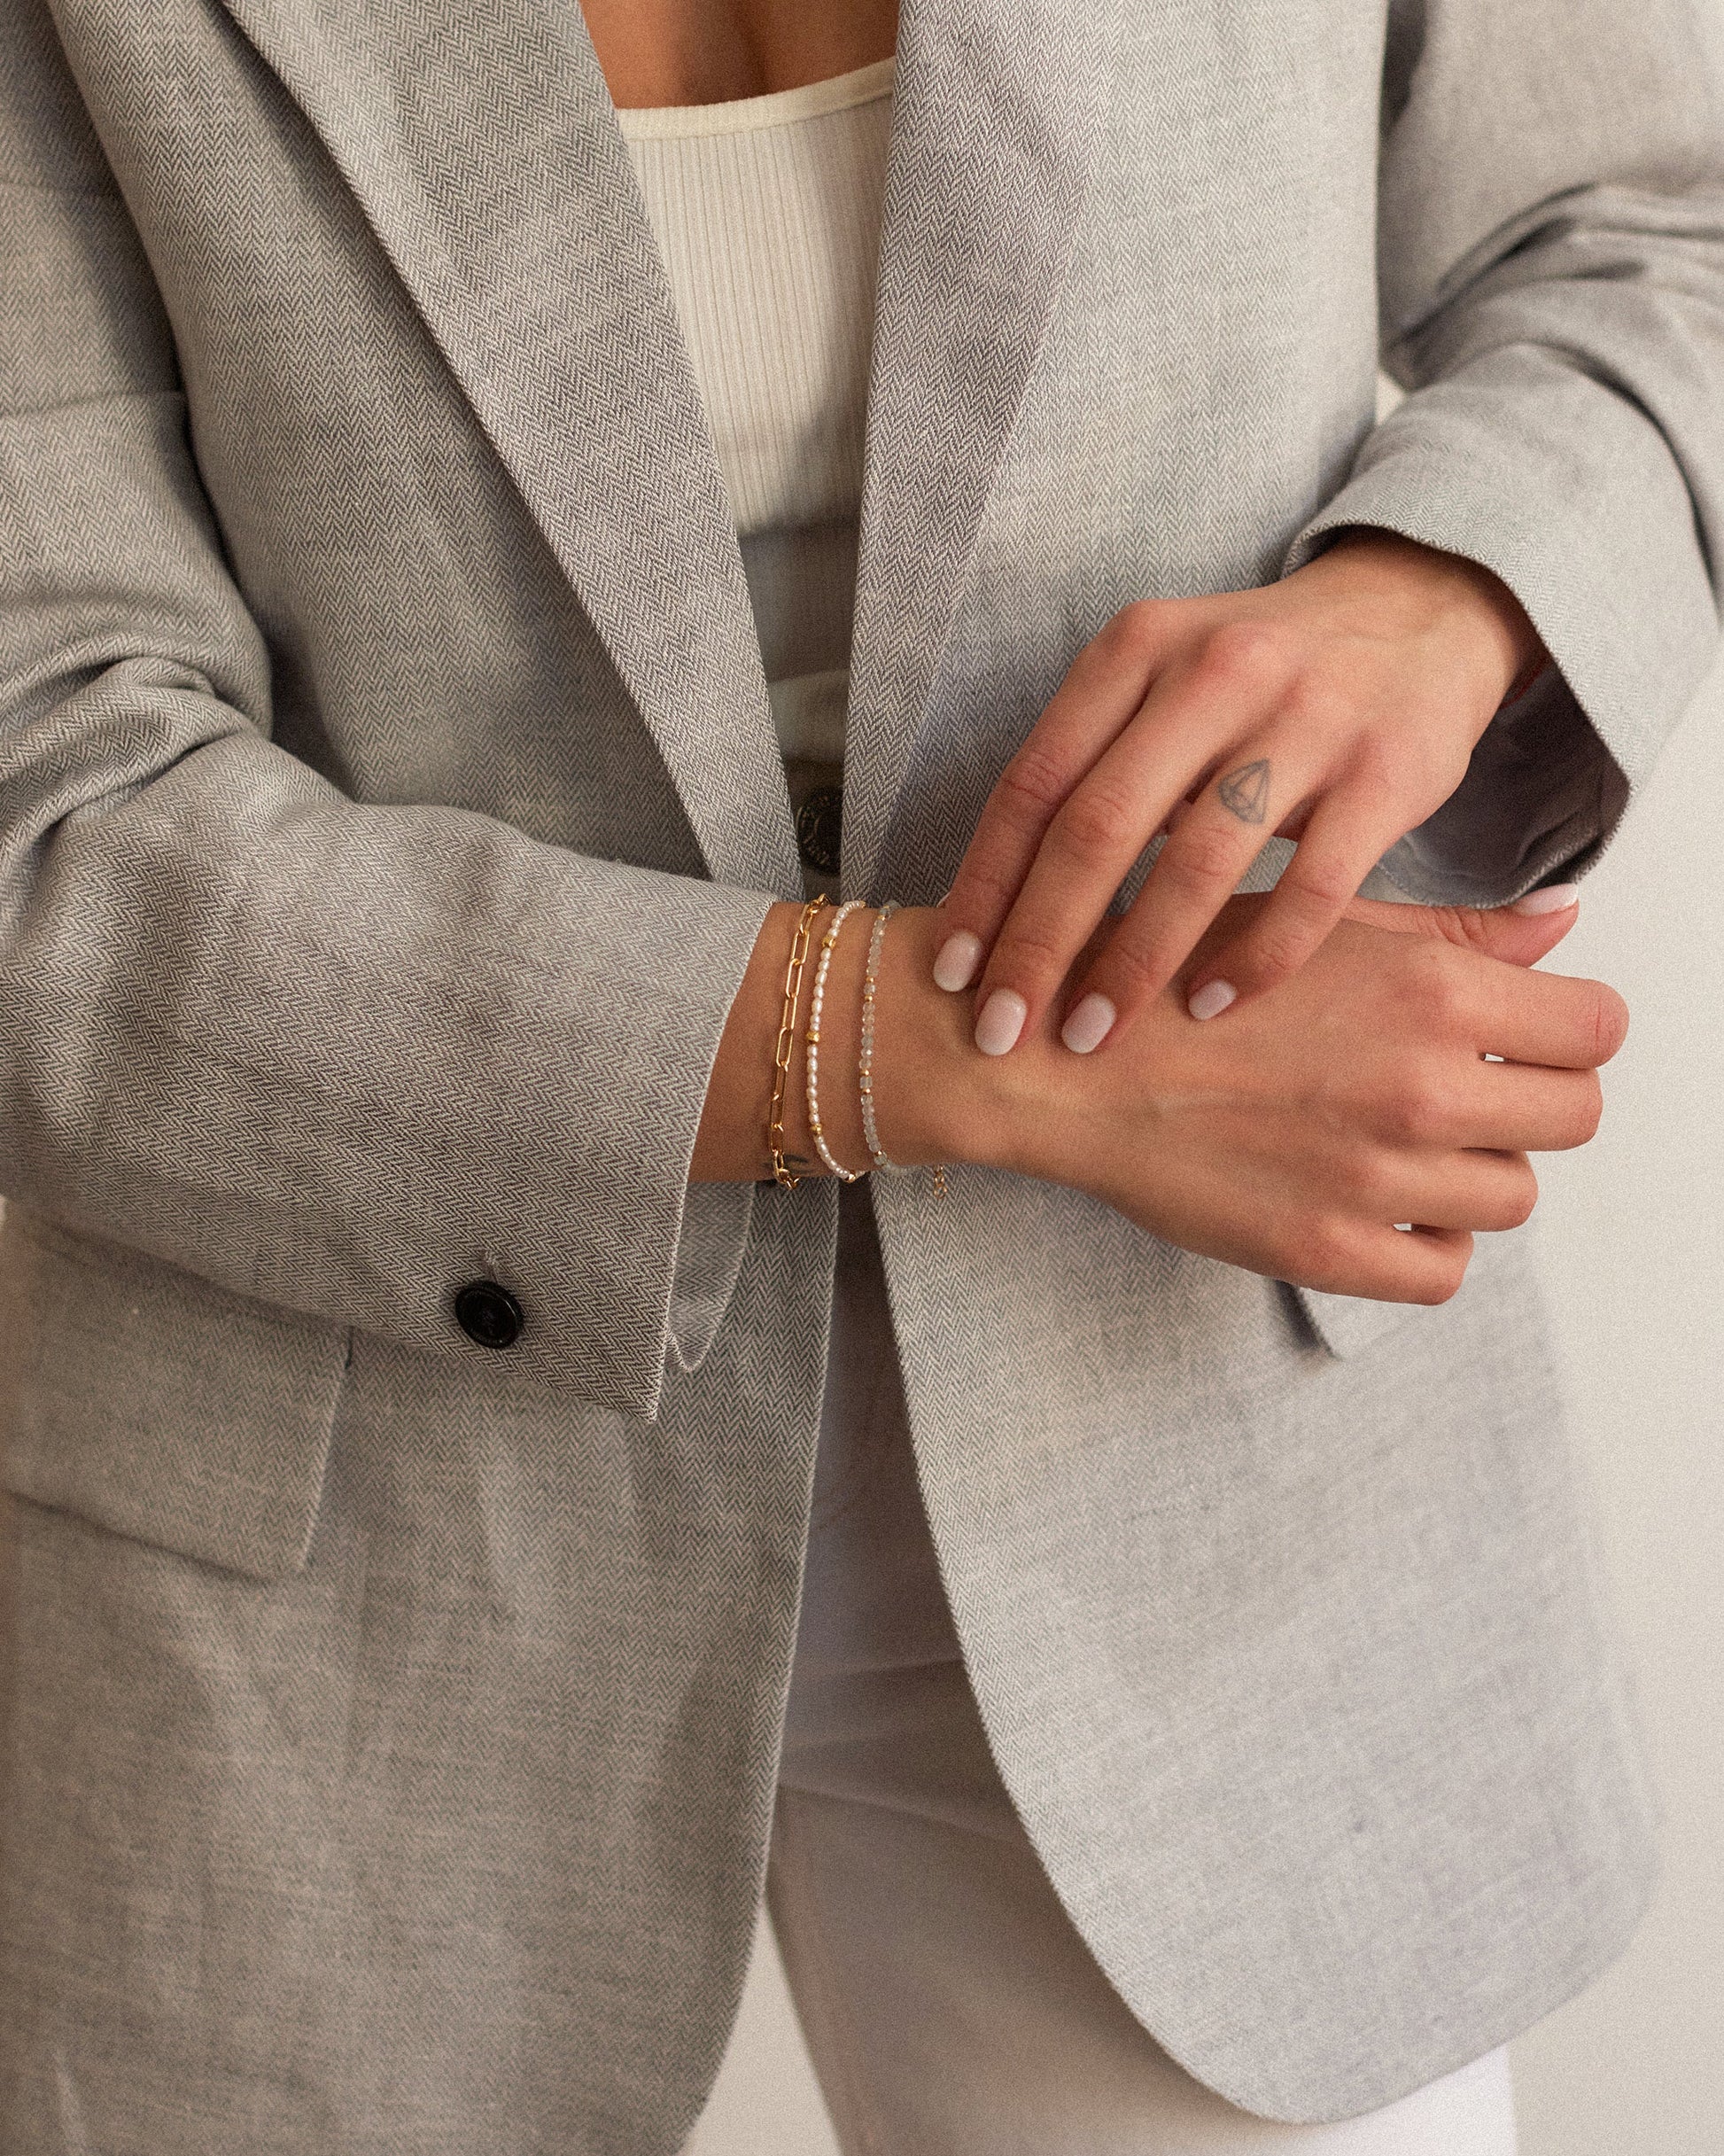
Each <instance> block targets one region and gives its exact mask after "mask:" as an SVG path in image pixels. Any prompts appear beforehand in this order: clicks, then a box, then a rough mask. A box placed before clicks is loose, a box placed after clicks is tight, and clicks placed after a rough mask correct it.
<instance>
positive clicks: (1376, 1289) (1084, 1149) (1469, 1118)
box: [877, 897, 1627, 1303]
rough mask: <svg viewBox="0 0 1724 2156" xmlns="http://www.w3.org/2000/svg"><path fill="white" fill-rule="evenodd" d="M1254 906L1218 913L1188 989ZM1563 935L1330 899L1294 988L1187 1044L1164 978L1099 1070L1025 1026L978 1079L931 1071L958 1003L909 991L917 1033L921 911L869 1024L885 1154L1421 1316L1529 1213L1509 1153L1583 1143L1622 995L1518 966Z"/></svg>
mask: <svg viewBox="0 0 1724 2156" xmlns="http://www.w3.org/2000/svg"><path fill="white" fill-rule="evenodd" d="M1272 904H1273V899H1265V898H1261V897H1254V898H1236V899H1229V900H1228V901H1227V902H1226V903H1225V905H1224V906H1223V909H1222V913H1221V915H1220V917H1219V918H1218V920H1217V921H1216V922H1215V925H1214V928H1213V929H1212V930H1211V933H1210V937H1209V938H1208V944H1207V945H1206V946H1205V947H1204V949H1203V950H1200V953H1199V954H1198V958H1197V960H1196V961H1195V964H1194V967H1193V969H1192V970H1193V973H1195V972H1196V971H1197V970H1199V969H1201V967H1202V965H1203V964H1204V963H1205V962H1207V959H1208V951H1209V950H1210V949H1211V948H1215V947H1222V946H1236V945H1237V944H1239V942H1241V941H1243V940H1244V939H1246V938H1249V937H1250V936H1252V935H1253V934H1254V932H1255V931H1256V930H1257V929H1258V928H1259V927H1260V926H1261V924H1262V920H1263V917H1264V915H1265V914H1266V913H1267V911H1268V908H1269V907H1270V906H1271V905H1272ZM1575 917H1576V916H1575V913H1574V911H1573V908H1572V907H1571V908H1568V909H1565V910H1564V911H1562V912H1560V913H1556V914H1545V915H1519V914H1515V913H1512V912H1509V911H1503V912H1498V913H1474V912H1465V911H1460V910H1455V911H1449V910H1447V909H1439V908H1432V907H1415V906H1376V905H1370V904H1366V903H1363V902H1360V901H1355V902H1354V903H1353V904H1352V905H1351V906H1350V907H1348V908H1347V913H1346V916H1345V917H1344V918H1343V919H1342V920H1341V921H1340V923H1339V924H1338V926H1337V927H1336V929H1335V930H1334V932H1333V933H1332V935H1331V936H1330V937H1328V938H1326V940H1325V941H1324V944H1323V945H1322V946H1321V948H1320V949H1319V950H1318V951H1317V952H1316V954H1315V955H1314V956H1313V957H1312V959H1311V960H1310V961H1309V963H1308V964H1307V965H1306V966H1305V967H1304V968H1303V969H1301V971H1300V973H1299V974H1298V975H1296V976H1295V977H1294V978H1293V979H1292V980H1290V981H1287V982H1285V984H1284V985H1282V986H1281V987H1280V988H1279V989H1278V990H1277V992H1276V993H1275V994H1274V995H1272V996H1267V997H1263V998H1261V999H1259V1000H1256V1001H1254V1002H1252V1003H1250V1004H1248V1005H1246V1006H1245V1007H1244V1008H1241V1010H1240V1011H1239V1014H1238V1016H1237V1017H1236V1018H1234V1019H1233V1020H1232V1021H1231V1022H1230V1024H1227V1025H1224V1026H1209V1025H1193V1024H1192V1022H1191V1020H1190V1018H1189V1017H1188V1016H1187V1015H1186V1011H1185V1005H1184V981H1183V980H1181V981H1177V982H1176V983H1174V984H1172V985H1169V987H1167V988H1164V989H1163V990H1162V991H1161V993H1160V994H1159V995H1157V996H1155V997H1153V998H1152V1000H1150V1002H1149V1003H1148V1004H1147V1005H1146V1006H1145V1007H1144V1008H1142V1009H1141V1010H1140V1011H1139V1012H1138V1022H1137V1023H1136V1024H1134V1025H1133V1027H1132V1029H1131V1031H1130V1034H1129V1035H1128V1036H1126V1037H1125V1038H1124V1039H1122V1041H1121V1042H1120V1045H1119V1048H1118V1050H1117V1052H1116V1053H1114V1054H1110V1055H1098V1056H1091V1057H1088V1058H1080V1057H1076V1056H1073V1055H1068V1054H1067V1053H1066V1052H1065V1050H1064V1049H1063V1048H1062V1047H1060V1044H1059V1040H1058V1038H1057V1035H1056V1033H1055V1031H1054V1027H1053V1024H1052V1017H1051V1016H1046V1015H1044V1018H1043V1020H1042V1022H1041V1023H1040V1024H1037V1025H1036V1026H1034V1027H1032V1028H1029V1029H1028V1030H1027V1031H1026V1034H1025V1038H1024V1041H1023V1044H1022V1047H1021V1051H1020V1052H1019V1053H1018V1054H1017V1055H1011V1056H1008V1057H1006V1058H1004V1059H998V1058H997V1059H993V1060H991V1061H990V1059H989V1058H987V1057H985V1056H982V1055H977V1054H976V1053H975V1049H974V1048H973V1047H967V1046H966V1047H964V1049H963V1050H962V1052H959V1053H954V1050H956V1049H957V1047H958V1043H959V1039H961V1038H962V1035H963V1033H964V1032H965V1031H967V1028H966V1025H965V1020H966V1017H967V1012H966V1010H965V1008H964V1003H963V1001H962V1000H960V999H959V998H957V997H945V998H942V997H940V996H938V995H937V994H933V995H932V999H931V1000H932V1005H933V1007H935V1008H938V1007H939V1006H941V1005H944V1021H945V1022H944V1024H939V1025H936V1026H930V1025H929V1024H928V1017H929V1010H930V1003H929V1001H928V1000H927V999H928V997H929V995H930V992H929V991H928V989H927V988H926V986H925V985H924V984H925V983H926V979H927V976H926V974H925V973H920V968H922V967H925V966H926V965H927V963H928V959H929V958H930V957H931V955H932V949H933V946H934V944H935V942H936V939H937V938H938V937H939V935H940V934H941V933H942V932H943V916H942V915H940V914H938V913H933V912H927V911H922V912H919V913H917V914H916V915H910V916H906V917H905V932H904V934H903V936H902V938H901V941H900V943H899V945H898V946H897V960H896V961H895V962H896V964H897V966H899V967H901V968H904V969H906V972H907V973H908V974H909V975H910V977H904V976H903V975H901V976H900V977H899V979H898V980H897V981H896V982H888V983H886V984H884V985H883V990H882V995H881V1006H880V1011H881V1042H880V1049H879V1070H880V1073H881V1075H880V1078H879V1079H878V1081H877V1104H878V1107H879V1111H880V1116H881V1126H882V1130H883V1132H884V1133H885V1137H886V1143H887V1148H888V1150H889V1151H890V1152H892V1153H893V1154H894V1155H895V1156H897V1157H898V1158H901V1159H904V1160H906V1161H916V1160H927V1159H931V1158H941V1157H944V1158H946V1159H952V1160H958V1159H966V1158H967V1159H971V1160H981V1161H983V1162H986V1163H988V1164H991V1165H995V1166H999V1167H1005V1168H1010V1169H1013V1170H1015V1171H1018V1172H1020V1173H1022V1174H1027V1175H1033V1176H1038V1177H1042V1178H1044V1179H1048V1180H1051V1181H1054V1182H1060V1183H1067V1184H1069V1185H1071V1186H1073V1187H1076V1188H1077V1189H1081V1190H1085V1191H1088V1192H1089V1193H1090V1194H1091V1195H1093V1196H1096V1197H1099V1198H1102V1199H1104V1200H1106V1201H1107V1203H1109V1204H1111V1205H1114V1206H1115V1207H1116V1208H1117V1209H1118V1210H1120V1211H1121V1212H1122V1213H1124V1214H1125V1215H1126V1216H1127V1217H1128V1218H1130V1219H1132V1220H1135V1221H1136V1222H1137V1223H1138V1226H1141V1227H1144V1228H1146V1229H1148V1230H1149V1231H1150V1232H1151V1233H1153V1234H1156V1235H1159V1236H1161V1237H1162V1238H1163V1239H1164V1240H1165V1241H1169V1242H1172V1243H1177V1244H1178V1245H1179V1246H1180V1247H1181V1248H1182V1249H1188V1250H1194V1251H1197V1252H1200V1254H1202V1255H1204V1256H1206V1257H1216V1258H1221V1259H1223V1260H1225V1261H1226V1262H1227V1263H1228V1264H1230V1265H1242V1266H1244V1267H1246V1269H1247V1270H1249V1271H1251V1272H1254V1273H1267V1274H1270V1276H1272V1277H1275V1278H1277V1279H1281V1280H1292V1281H1294V1282H1295V1283H1297V1284H1299V1285H1300V1286H1302V1287H1307V1288H1329V1289H1332V1290H1335V1291H1337V1292H1340V1293H1342V1294H1347V1295H1357V1296H1375V1297H1378V1298H1379V1299H1381V1300H1383V1301H1386V1302H1403V1303H1441V1302H1443V1301H1445V1300H1446V1299H1447V1298H1448V1296H1451V1295H1452V1294H1453V1293H1454V1292H1455V1290H1456V1288H1458V1287H1459V1285H1460V1283H1461V1279H1462V1276H1463V1274H1464V1272H1465V1270H1466V1265H1467V1262H1468V1259H1469V1257H1471V1254H1472V1234H1473V1231H1475V1230H1494V1229H1503V1228H1510V1227H1517V1226H1519V1225H1520V1224H1521V1222H1523V1221H1524V1220H1525V1219H1526V1217H1527V1216H1528V1214H1529V1213H1530V1212H1531V1211H1532V1210H1533V1206H1534V1201H1535V1199H1536V1197H1537V1194H1538V1186H1537V1183H1536V1181H1535V1179H1534V1174H1533V1170H1532V1167H1531V1165H1530V1164H1529V1163H1528V1161H1527V1158H1526V1156H1527V1154H1528V1153H1531V1152H1545V1151H1556V1150H1561V1149H1564V1148H1569V1147H1573V1146H1579V1145H1583V1144H1585V1143H1586V1141H1587V1140H1588V1139H1589V1138H1590V1137H1591V1136H1592V1134H1593V1132H1594V1130H1595V1129H1596V1126H1597V1122H1598V1117H1599V1112H1600V1106H1601V1098H1602V1096H1601V1092H1600V1087H1599V1081H1598V1076H1597V1068H1598V1066H1599V1065H1600V1064H1601V1063H1604V1062H1607V1061H1608V1060H1609V1059H1610V1057H1611V1055H1614V1054H1615V1052H1616V1050H1617V1048H1618V1047H1619V1046H1620V1044H1621V1041H1622V1039H1623V1037H1624V1035H1625V1033H1626V1031H1627V1010H1626V1008H1625V1007H1624V1005H1623V1003H1622V1000H1621V998H1620V997H1619V996H1618V995H1617V994H1616V993H1615V992H1614V991H1612V990H1611V989H1610V988H1607V987H1605V986H1604V985H1603V984H1602V983H1600V982H1596V981H1587V980H1574V979H1569V978H1565V977H1563V976H1561V975H1554V974H1543V973H1534V972H1532V971H1529V970H1527V969H1528V968H1530V967H1531V966H1533V965H1534V963H1535V961H1537V960H1538V959H1540V958H1541V957H1542V956H1543V955H1544V953H1546V952H1547V951H1549V949H1550V948H1551V947H1552V946H1554V945H1555V944H1556V943H1557V942H1558V941H1560V939H1561V938H1562V937H1563V936H1564V935H1565V933H1566V932H1567V930H1568V929H1569V928H1570V927H1571V926H1572V925H1573V922H1574V919H1575ZM895 928H896V924H895ZM889 950H890V946H889ZM919 973H920V977H917V975H918V974H919ZM919 991H920V994H919ZM942 1035H943V1036H944V1039H943V1040H939V1041H937V1044H936V1037H937V1036H942ZM930 1057H932V1062H930V1060H929V1059H930ZM1493 1057H1501V1058H1503V1059H1504V1060H1503V1061H1500V1062H1498V1061H1491V1060H1487V1059H1489V1058H1493ZM936 1066H937V1068H936ZM1405 1226H1410V1227H1411V1230H1412V1232H1411V1233H1410V1234H1409V1233H1406V1232H1404V1228H1405Z"/></svg>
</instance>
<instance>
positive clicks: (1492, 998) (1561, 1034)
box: [1472, 966, 1628, 1070]
mask: <svg viewBox="0 0 1724 2156" xmlns="http://www.w3.org/2000/svg"><path fill="white" fill-rule="evenodd" d="M1479 988H1480V990H1481V997H1480V1001H1481V1005H1482V1008H1481V1010H1480V1013H1479V1017H1478V1019H1477V1020H1476V1022H1475V1024H1474V1025H1473V1027H1472V1040H1473V1044H1474V1045H1475V1046H1476V1047H1477V1048H1478V1050H1479V1053H1480V1054H1481V1055H1500V1056H1502V1057H1503V1059H1504V1060H1505V1062H1511V1063H1542V1064H1544V1065H1547V1066H1549V1068H1550V1069H1552V1070H1597V1069H1598V1067H1599V1066H1600V1065H1601V1064H1603V1063H1607V1062H1610V1060H1611V1056H1613V1055H1615V1054H1616V1052H1617V1050H1618V1049H1619V1047H1621V1046H1622V1044H1623V1042H1624V1041H1625V1040H1626V1039H1627V1036H1628V1007H1627V1004H1626V1003H1625V1002H1624V1001H1623V1000H1622V998H1621V997H1620V996H1619V995H1618V993H1617V992H1616V991H1615V989H1613V988H1610V987H1607V986H1606V985H1605V984H1604V982H1603V981H1588V980H1582V979H1579V978H1577V977H1573V976H1572V975H1568V974H1563V973H1528V972H1523V971H1522V970H1520V969H1518V968H1510V967H1506V966H1503V967H1497V966H1490V967H1488V968H1487V969H1486V970H1485V974H1484V977H1483V979H1482V981H1481V982H1480V983H1479Z"/></svg>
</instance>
